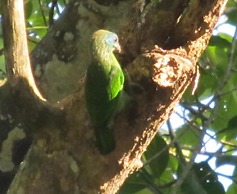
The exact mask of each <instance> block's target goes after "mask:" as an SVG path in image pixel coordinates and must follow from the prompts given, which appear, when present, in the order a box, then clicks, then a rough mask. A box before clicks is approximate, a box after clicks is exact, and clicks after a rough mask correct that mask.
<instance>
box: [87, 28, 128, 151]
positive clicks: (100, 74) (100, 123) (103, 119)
mask: <svg viewBox="0 0 237 194" xmlns="http://www.w3.org/2000/svg"><path fill="white" fill-rule="evenodd" d="M114 50H119V51H120V46H119V42H118V37H117V35H116V34H114V33H112V32H109V31H107V30H98V31H96V32H95V33H94V34H93V36H92V62H91V64H90V65H89V67H88V69H87V75H86V84H85V95H86V103H87V108H88V112H89V114H90V118H91V122H92V124H93V126H94V131H95V136H96V144H97V147H98V149H99V151H100V153H101V154H108V153H110V152H111V151H113V150H114V149H115V138H114V133H113V130H112V129H111V125H112V122H113V118H114V116H115V115H116V114H117V113H118V112H119V111H121V109H122V108H123V106H124V104H125V102H124V98H123V97H124V95H126V94H125V93H124V91H123V86H124V74H123V71H122V69H121V67H120V65H119V63H118V61H117V59H116V58H115V56H114V54H113V51H114Z"/></svg>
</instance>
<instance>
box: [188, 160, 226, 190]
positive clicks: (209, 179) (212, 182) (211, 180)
mask: <svg viewBox="0 0 237 194" xmlns="http://www.w3.org/2000/svg"><path fill="white" fill-rule="evenodd" d="M193 169H194V172H195V174H196V176H197V178H198V181H199V183H200V184H201V185H202V187H203V188H204V189H205V190H206V192H207V194H213V193H215V194H225V191H224V188H223V186H222V184H221V183H220V182H219V181H218V177H217V174H216V173H215V171H213V170H212V168H211V167H210V166H209V164H208V163H207V162H206V161H205V162H200V163H195V164H194V166H193Z"/></svg>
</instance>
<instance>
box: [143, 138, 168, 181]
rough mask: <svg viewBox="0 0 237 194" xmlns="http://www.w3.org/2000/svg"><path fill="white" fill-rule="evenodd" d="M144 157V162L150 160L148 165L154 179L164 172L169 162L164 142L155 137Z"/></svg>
mask: <svg viewBox="0 0 237 194" xmlns="http://www.w3.org/2000/svg"><path fill="white" fill-rule="evenodd" d="M144 155H145V158H146V161H149V160H150V162H149V163H148V165H149V167H150V169H151V173H152V174H153V176H154V177H156V178H159V177H160V176H161V175H162V174H163V172H164V171H165V169H166V167H167V164H168V161H169V151H168V149H167V144H166V142H165V140H164V139H163V138H162V137H161V136H159V135H156V136H155V138H154V139H153V141H152V142H151V144H150V145H149V146H148V149H147V151H146V152H145V153H144Z"/></svg>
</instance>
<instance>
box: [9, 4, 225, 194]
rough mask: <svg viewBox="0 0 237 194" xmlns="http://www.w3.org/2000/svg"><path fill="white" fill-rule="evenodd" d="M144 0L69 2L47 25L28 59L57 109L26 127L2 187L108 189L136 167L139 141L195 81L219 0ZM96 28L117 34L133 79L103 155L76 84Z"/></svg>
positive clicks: (76, 190)
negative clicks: (21, 149)
mask: <svg viewBox="0 0 237 194" xmlns="http://www.w3.org/2000/svg"><path fill="white" fill-rule="evenodd" d="M152 2H153V3H152ZM152 2H150V3H147V4H146V1H136V0H127V1H119V2H118V4H117V5H113V4H110V5H109V6H108V5H100V4H98V3H96V2H95V1H92V0H88V1H79V0H78V1H75V0H74V1H72V2H71V3H70V4H69V5H68V7H67V8H66V9H65V11H64V13H63V15H62V16H61V18H60V19H59V20H58V21H57V22H56V23H55V24H54V25H53V26H52V28H51V29H50V31H49V33H48V34H47V36H46V37H45V38H44V39H43V40H42V41H41V43H40V44H39V45H38V47H37V48H36V49H35V50H34V52H33V53H32V56H31V59H32V64H33V67H34V71H35V76H36V77H37V83H38V87H39V88H40V90H41V91H42V93H43V94H44V96H45V97H46V98H47V99H48V102H51V104H52V106H53V107H56V108H58V110H60V111H62V112H63V113H64V114H59V115H58V114H56V116H55V114H54V113H55V112H54V111H51V109H50V110H48V111H46V112H47V115H48V114H49V113H51V117H50V119H47V118H45V117H42V115H39V117H38V118H37V123H36V124H35V125H34V127H33V126H32V125H31V127H32V129H31V130H34V128H38V130H35V131H33V132H31V133H33V136H34V140H33V143H32V146H31V148H30V150H29V152H28V154H27V156H26V158H25V160H24V162H23V163H22V164H21V166H20V168H19V169H18V172H17V174H16V176H15V178H14V181H13V183H12V185H11V188H10V190H9V191H8V193H10V194H13V193H14V194H15V193H28V194H31V193H32V194H33V193H34V194H38V193H46V194H50V193H68V194H71V193H91V194H92V193H98V192H100V193H108V194H112V193H116V192H117V191H118V189H119V187H120V186H121V185H122V184H123V182H124V180H125V179H126V178H127V177H128V175H129V174H131V173H132V172H134V171H135V170H137V169H139V168H140V167H141V166H142V162H141V161H140V158H141V155H142V154H143V152H144V151H145V150H146V147H147V146H148V145H149V143H150V142H151V140H152V138H153V137H154V135H155V134H156V132H157V130H158V129H159V127H160V126H161V125H162V124H163V123H164V122H165V121H166V120H167V119H168V117H169V115H170V114H171V113H172V110H173V109H174V107H175V105H176V104H177V103H178V102H179V101H180V99H181V97H182V95H183V93H184V92H185V90H186V88H187V87H188V86H189V85H190V84H191V83H194V82H195V78H196V77H197V76H198V68H197V66H196V61H197V60H198V58H199V56H200V55H201V53H202V51H203V50H204V49H205V47H206V46H207V44H208V41H209V38H210V36H211V33H212V30H213V28H214V26H215V24H216V22H217V20H218V18H219V16H220V14H221V12H222V10H223V8H224V6H225V3H226V0H210V1H201V0H200V1H198V0H192V1H186V0H180V1H162V2H160V3H158V4H157V3H154V1H152ZM99 28H104V29H108V30H111V31H114V32H116V33H117V34H118V35H119V37H120V42H121V46H122V49H123V53H122V54H121V55H119V56H118V59H119V61H120V62H121V64H123V67H124V68H126V70H127V71H128V73H129V76H130V77H131V80H132V81H133V82H135V83H136V84H138V85H139V87H138V88H136V89H134V90H133V91H132V92H131V95H132V97H133V98H134V102H133V105H131V106H130V107H128V108H127V109H126V110H124V111H123V112H121V113H120V114H119V115H118V116H117V117H116V120H115V122H114V125H113V129H114V131H115V134H116V144H117V147H116V149H115V150H114V151H113V152H112V153H111V154H109V155H107V156H102V155H100V154H99V152H98V150H97V149H96V147H95V145H94V136H93V130H92V128H91V124H90V121H89V118H88V114H87V110H86V107H85V99H84V90H83V86H84V82H83V81H84V77H83V76H84V73H85V70H86V67H87V65H88V64H89V62H90V58H88V56H89V54H88V52H89V48H88V42H89V40H90V37H91V34H92V33H93V32H94V31H95V30H96V29H99ZM95 79H96V78H95ZM9 81H10V80H9ZM58 101H60V102H58ZM45 114H46V113H45ZM29 117H30V115H29ZM40 122H43V124H40V125H39V123H40ZM36 125H38V126H36Z"/></svg>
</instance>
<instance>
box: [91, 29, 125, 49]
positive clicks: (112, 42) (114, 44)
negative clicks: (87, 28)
mask: <svg viewBox="0 0 237 194" xmlns="http://www.w3.org/2000/svg"><path fill="white" fill-rule="evenodd" d="M92 44H93V47H94V49H100V48H103V49H104V51H107V52H113V51H114V50H117V51H118V52H120V51H121V47H120V45H119V39H118V36H117V34H115V33H113V32H110V31H107V30H97V31H96V32H95V33H94V34H93V38H92Z"/></svg>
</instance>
